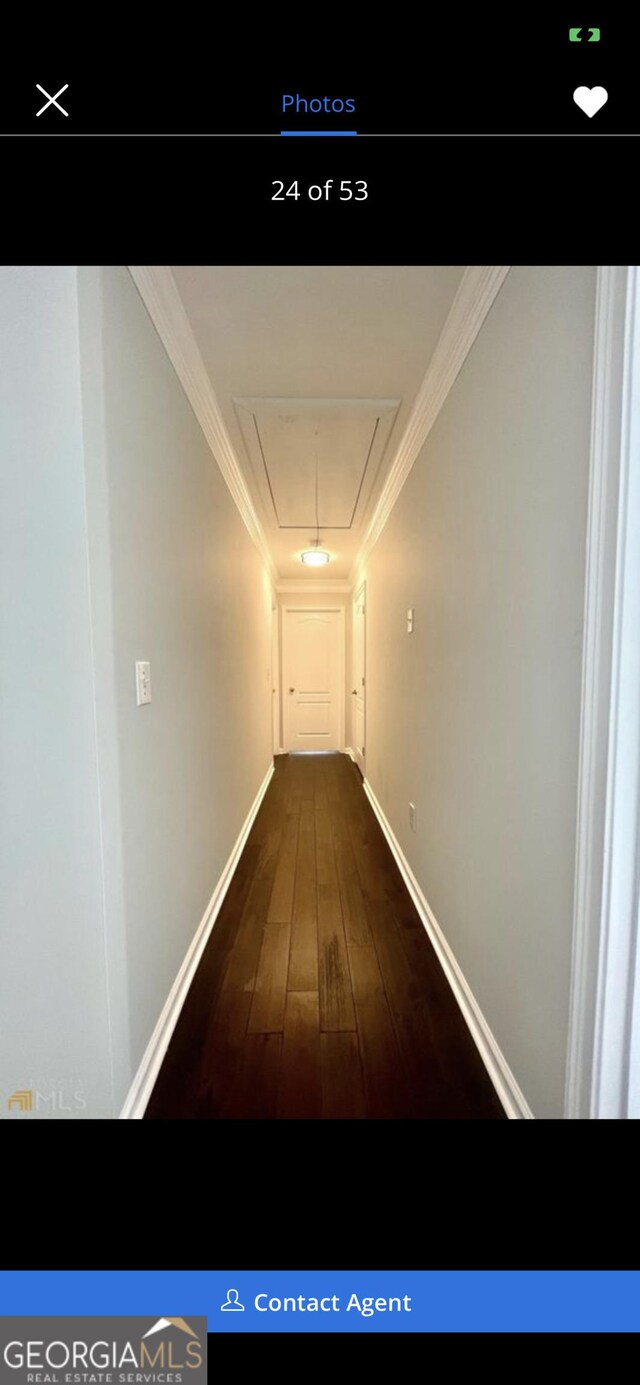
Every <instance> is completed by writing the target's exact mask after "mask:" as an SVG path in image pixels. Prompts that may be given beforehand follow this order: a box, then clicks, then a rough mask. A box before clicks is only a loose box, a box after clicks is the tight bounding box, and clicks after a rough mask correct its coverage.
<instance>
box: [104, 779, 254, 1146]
mask: <svg viewBox="0 0 640 1385" xmlns="http://www.w3.org/2000/svg"><path fill="white" fill-rule="evenodd" d="M273 769H274V766H273V764H271V765H270V766H269V768H268V770H267V773H266V774H265V776H264V779H263V781H262V783H261V785H260V788H259V789H258V792H257V794H256V796H255V798H254V800H253V803H252V805H251V807H250V809H249V812H248V814H247V817H246V819H245V821H244V824H243V826H242V829H241V832H240V836H239V837H238V840H237V841H236V843H235V846H234V848H233V850H232V852H231V855H230V857H229V859H228V861H227V864H226V866H225V868H224V870H223V872H222V875H221V876H220V879H219V880H218V883H217V885H216V887H215V890H214V891H213V894H212V896H211V899H210V900H209V903H208V905H207V907H206V909H205V912H204V917H203V918H202V921H201V922H200V924H199V925H198V928H197V929H196V932H195V934H194V937H193V939H192V941H191V944H190V946H189V950H188V952H187V954H186V956H185V958H184V961H183V963H182V966H181V967H180V970H179V972H178V975H177V976H176V979H175V981H174V983H173V985H172V987H171V990H170V992H169V994H168V996H167V999H166V1000H165V1003H164V1005H163V1007H162V1011H161V1013H160V1016H159V1018H158V1023H157V1024H156V1027H155V1029H154V1031H153V1034H152V1035H151V1038H150V1039H149V1042H148V1044H147V1047H146V1049H145V1052H144V1056H143V1058H142V1062H141V1063H140V1067H139V1068H138V1071H137V1073H136V1075H135V1077H134V1079H133V1082H132V1083H131V1087H130V1089H129V1092H128V1095H127V1098H126V1100H125V1103H124V1106H123V1107H122V1110H121V1112H120V1117H119V1119H120V1120H142V1117H143V1116H144V1113H145V1110H146V1106H147V1102H148V1100H149V1097H150V1096H151V1093H152V1091H153V1088H154V1086H155V1083H156V1080H157V1077H158V1073H159V1072H160V1068H161V1066H162V1061H163V1058H164V1055H165V1053H166V1051H167V1048H168V1047H169V1040H170V1039H171V1035H172V1034H173V1031H174V1029H175V1027H176V1024H177V1022H178V1017H179V1015H180V1011H181V1009H182V1007H183V1005H184V1002H185V1000H186V998H187V993H188V991H189V987H190V985H191V982H192V981H193V978H194V976H195V973H196V969H197V966H198V963H199V961H200V958H201V956H202V954H203V952H204V949H205V947H206V945H207V941H208V938H209V934H210V933H211V929H212V928H213V925H214V923H215V921H216V919H217V917H218V914H219V913H220V909H221V907H222V902H223V900H224V897H225V895H226V893H227V890H228V888H229V885H230V884H231V880H232V877H233V873H234V871H235V868H236V866H237V864H238V861H239V860H240V856H241V855H242V851H243V849H244V845H245V842H246V840H247V837H248V836H249V832H250V831H251V828H252V826H253V822H254V819H255V817H256V814H257V812H258V808H259V807H260V804H261V803H262V800H263V798H264V796H265V794H266V792H267V789H268V787H269V783H270V780H271V776H272V774H273Z"/></svg>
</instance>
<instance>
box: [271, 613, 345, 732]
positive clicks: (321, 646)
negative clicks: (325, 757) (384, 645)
mask: <svg viewBox="0 0 640 1385" xmlns="http://www.w3.org/2000/svg"><path fill="white" fill-rule="evenodd" d="M283 675H284V676H283V692H282V696H283V702H284V733H285V742H284V747H285V750H342V748H343V744H344V731H343V700H344V699H343V695H342V694H343V684H344V612H343V611H302V610H293V609H291V610H285V612H284V649H283Z"/></svg>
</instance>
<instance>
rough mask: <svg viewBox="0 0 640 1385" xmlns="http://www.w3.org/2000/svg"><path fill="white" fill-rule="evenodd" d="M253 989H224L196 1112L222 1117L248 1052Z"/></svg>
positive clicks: (206, 1052)
mask: <svg viewBox="0 0 640 1385" xmlns="http://www.w3.org/2000/svg"><path fill="white" fill-rule="evenodd" d="M251 1000H252V995H251V992H250V991H247V992H240V993H238V992H236V991H232V990H229V991H223V992H222V993H221V995H220V997H219V1000H218V1003H217V1005H216V1008H215V1010H214V1012H213V1015H212V1016H211V1020H210V1023H209V1028H208V1031H207V1036H206V1039H205V1043H204V1045H203V1049H202V1054H201V1057H200V1062H199V1081H198V1088H197V1094H196V1113H197V1116H198V1118H199V1119H200V1120H215V1119H218V1118H219V1117H220V1116H221V1115H222V1113H223V1111H224V1108H225V1106H226V1104H227V1102H228V1100H229V1097H230V1094H231V1092H232V1091H233V1089H234V1087H235V1085H236V1083H237V1081H238V1073H239V1071H240V1067H241V1064H242V1059H243V1054H244V1042H245V1037H246V1029H247V1021H248V1018H249V1010H250V1008H251Z"/></svg>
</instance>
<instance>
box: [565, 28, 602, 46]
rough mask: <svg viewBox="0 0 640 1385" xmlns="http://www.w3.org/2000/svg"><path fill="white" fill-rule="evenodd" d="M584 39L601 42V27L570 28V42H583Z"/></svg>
mask: <svg viewBox="0 0 640 1385" xmlns="http://www.w3.org/2000/svg"><path fill="white" fill-rule="evenodd" d="M583 39H586V42H587V43H599V42H600V30H599V29H570V30H569V42H570V43H582V41H583Z"/></svg>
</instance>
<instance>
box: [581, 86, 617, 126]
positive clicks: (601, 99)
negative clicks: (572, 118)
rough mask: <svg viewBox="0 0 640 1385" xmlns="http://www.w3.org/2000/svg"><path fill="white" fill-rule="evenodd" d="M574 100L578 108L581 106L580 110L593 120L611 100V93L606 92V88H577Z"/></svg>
mask: <svg viewBox="0 0 640 1385" xmlns="http://www.w3.org/2000/svg"><path fill="white" fill-rule="evenodd" d="M573 99H574V101H575V103H576V106H579V107H580V110H581V111H584V113H585V115H588V116H589V119H591V117H592V116H594V115H595V113H596V111H599V110H600V107H601V106H604V104H605V102H606V101H608V100H609V93H608V92H607V91H605V89H604V87H576V89H575V91H574V93H573Z"/></svg>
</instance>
